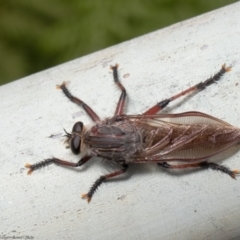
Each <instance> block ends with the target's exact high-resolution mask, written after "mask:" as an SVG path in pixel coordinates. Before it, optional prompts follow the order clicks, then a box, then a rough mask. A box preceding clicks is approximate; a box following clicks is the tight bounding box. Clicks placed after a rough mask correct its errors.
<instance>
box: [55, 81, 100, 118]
mask: <svg viewBox="0 0 240 240" xmlns="http://www.w3.org/2000/svg"><path fill="white" fill-rule="evenodd" d="M57 88H58V89H61V90H62V91H63V93H64V94H65V96H66V97H67V98H68V99H69V100H70V101H72V102H74V103H76V104H77V105H78V106H80V107H82V108H83V109H84V110H85V111H86V113H87V114H88V116H89V117H90V118H91V119H92V120H93V121H94V122H99V121H100V118H99V116H98V115H97V114H96V113H95V112H94V111H93V110H92V108H90V107H89V106H88V105H87V104H86V103H85V102H83V101H82V100H81V99H79V98H77V97H74V96H73V95H72V94H71V93H70V91H69V90H68V89H67V87H66V82H63V83H62V84H61V85H57Z"/></svg>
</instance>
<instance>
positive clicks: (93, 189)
mask: <svg viewBox="0 0 240 240" xmlns="http://www.w3.org/2000/svg"><path fill="white" fill-rule="evenodd" d="M127 169H128V165H127V164H122V169H121V170H119V171H115V172H113V173H109V174H107V175H103V176H100V177H99V178H98V179H97V180H96V181H95V182H94V184H93V185H92V187H91V188H90V190H89V192H88V193H84V194H82V198H83V199H87V201H88V202H90V201H91V199H92V196H93V194H94V193H95V192H96V190H97V188H98V187H99V186H100V185H101V184H102V183H103V182H105V181H106V180H107V179H109V178H112V177H116V176H118V175H121V174H123V173H125V172H126V171H127Z"/></svg>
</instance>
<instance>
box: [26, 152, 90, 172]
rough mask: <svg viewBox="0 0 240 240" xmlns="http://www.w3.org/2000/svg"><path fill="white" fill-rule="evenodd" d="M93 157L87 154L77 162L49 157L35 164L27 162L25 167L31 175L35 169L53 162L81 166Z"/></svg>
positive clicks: (68, 165)
mask: <svg viewBox="0 0 240 240" xmlns="http://www.w3.org/2000/svg"><path fill="white" fill-rule="evenodd" d="M91 157H92V156H88V155H87V156H85V157H83V158H82V159H80V160H79V161H78V162H77V163H73V162H68V161H65V160H61V159H58V158H48V159H45V160H43V161H41V162H38V163H35V164H29V163H26V164H25V167H26V168H29V171H28V175H30V174H31V173H32V172H33V171H34V170H37V169H39V168H42V167H45V166H47V165H49V164H51V163H56V164H59V165H62V166H67V167H80V166H82V165H83V164H84V163H86V162H87V161H88V160H90V159H91Z"/></svg>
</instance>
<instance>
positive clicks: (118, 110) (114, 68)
mask: <svg viewBox="0 0 240 240" xmlns="http://www.w3.org/2000/svg"><path fill="white" fill-rule="evenodd" d="M111 69H112V71H113V79H114V82H115V84H117V86H118V88H119V89H120V90H121V91H122V94H121V96H120V98H119V100H118V104H117V107H116V110H115V113H114V116H115V117H116V116H119V115H122V114H123V110H124V105H125V102H126V97H127V91H126V89H125V87H124V86H123V85H122V84H121V83H120V81H119V77H118V70H117V69H118V64H116V65H115V66H111Z"/></svg>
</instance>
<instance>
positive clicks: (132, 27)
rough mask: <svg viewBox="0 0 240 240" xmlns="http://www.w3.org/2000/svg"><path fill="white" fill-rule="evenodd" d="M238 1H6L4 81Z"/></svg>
mask: <svg viewBox="0 0 240 240" xmlns="http://www.w3.org/2000/svg"><path fill="white" fill-rule="evenodd" d="M233 2H236V1H231V0H215V1H205V0H182V1H176V0H145V1H144V0H102V1H100V0H71V1H67V0H52V1H48V0H41V1H36V0H21V1H16V0H15V1H14V0H1V1H0V56H1V58H0V73H1V75H0V76H1V77H0V84H3V83H6V82H8V81H11V80H14V79H18V78H21V77H23V76H26V75H29V74H31V73H35V72H38V71H40V70H43V69H46V68H49V67H52V66H55V65H57V64H60V63H63V62H66V61H68V60H72V59H74V58H77V57H80V56H83V55H86V54H88V53H91V52H94V51H96V50H99V49H102V48H105V47H108V46H110V45H114V44H116V43H120V42H122V41H125V40H128V39H131V38H134V37H137V36H140V35H142V34H145V33H148V32H151V31H154V30H157V29H159V28H162V27H164V26H167V25H170V24H173V23H175V22H178V21H181V20H184V19H187V18H190V17H193V16H195V15H199V14H201V13H204V12H207V11H210V10H214V9H216V8H218V7H222V6H224V5H227V4H230V3H233Z"/></svg>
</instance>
